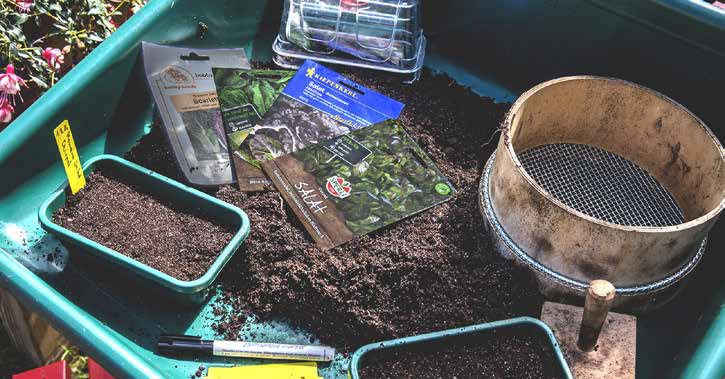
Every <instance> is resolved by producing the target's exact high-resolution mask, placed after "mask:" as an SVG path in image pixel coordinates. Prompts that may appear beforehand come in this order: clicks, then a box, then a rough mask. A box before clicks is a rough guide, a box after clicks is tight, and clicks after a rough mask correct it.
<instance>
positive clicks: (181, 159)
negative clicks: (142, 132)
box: [141, 42, 250, 186]
mask: <svg viewBox="0 0 725 379" xmlns="http://www.w3.org/2000/svg"><path fill="white" fill-rule="evenodd" d="M141 49H142V53H143V61H144V67H145V69H146V80H147V81H148V84H149V87H150V89H151V93H152V94H153V96H154V100H155V101H156V107H157V110H158V112H159V114H160V115H161V120H162V121H163V124H164V129H165V130H166V134H167V136H168V139H169V143H170V145H171V148H172V150H173V152H174V155H175V157H176V160H177V162H178V165H179V168H180V169H181V172H182V173H183V174H184V177H185V178H186V181H187V182H188V183H190V184H192V185H197V186H216V185H222V184H230V183H233V182H234V181H235V180H234V178H233V174H232V171H233V167H232V163H231V159H230V156H229V149H228V148H227V139H226V133H225V132H224V123H223V121H222V115H221V111H220V109H219V101H218V99H217V93H216V86H215V85H214V76H213V75H212V67H220V68H246V69H248V68H250V65H249V61H248V60H247V56H246V54H245V53H244V49H241V48H239V49H195V48H188V47H173V46H163V45H156V44H153V43H148V42H143V43H142V48H141Z"/></svg>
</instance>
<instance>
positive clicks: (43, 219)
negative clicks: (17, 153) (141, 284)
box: [38, 154, 250, 295]
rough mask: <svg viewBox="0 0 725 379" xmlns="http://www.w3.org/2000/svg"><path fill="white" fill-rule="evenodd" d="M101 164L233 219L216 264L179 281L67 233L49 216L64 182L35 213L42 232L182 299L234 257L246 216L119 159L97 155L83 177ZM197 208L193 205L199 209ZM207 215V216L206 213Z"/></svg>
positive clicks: (243, 236) (59, 204)
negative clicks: (188, 197) (232, 229)
mask: <svg viewBox="0 0 725 379" xmlns="http://www.w3.org/2000/svg"><path fill="white" fill-rule="evenodd" d="M101 162H103V163H105V164H110V165H116V166H120V167H124V168H126V169H128V170H127V173H130V174H131V175H138V176H140V177H144V178H143V179H144V180H146V182H148V183H153V186H154V187H155V188H157V190H158V189H159V188H161V189H162V190H163V191H165V192H166V193H171V192H177V193H186V194H188V195H191V198H193V199H198V201H199V204H202V205H204V206H205V207H206V208H207V209H208V210H210V211H212V212H213V213H214V214H216V215H217V216H218V215H220V214H223V213H226V214H227V215H231V216H233V218H234V219H235V220H234V223H235V224H236V225H235V226H236V227H237V230H236V232H235V233H234V236H233V237H232V239H231V240H230V241H229V243H228V244H227V245H226V246H225V247H224V249H222V251H220V252H219V255H218V256H217V258H216V260H214V262H213V263H212V265H211V267H209V269H208V270H207V271H206V272H205V273H204V275H202V276H201V277H199V278H197V279H194V280H189V281H185V280H180V279H177V278H174V277H172V276H170V275H168V274H166V273H163V272H161V271H159V270H157V269H155V268H152V267H150V266H148V265H146V264H143V263H141V262H139V261H137V260H135V259H133V258H130V257H128V256H126V255H123V254H121V253H119V252H118V251H115V250H113V249H111V248H109V247H106V246H104V245H102V244H100V243H98V242H96V241H93V240H91V239H89V238H86V237H84V236H82V235H80V234H78V233H75V232H73V231H71V230H69V229H66V228H64V227H62V226H60V225H58V224H56V223H54V222H53V221H52V219H51V218H52V214H53V212H54V211H55V210H57V209H58V208H60V207H62V206H63V205H64V204H65V201H66V191H67V189H68V183H67V182H66V183H65V185H64V186H62V187H61V188H60V189H58V190H57V191H55V192H53V193H52V194H51V195H50V197H48V199H47V200H45V201H44V202H43V204H42V205H41V206H40V208H39V210H38V220H39V221H40V225H41V226H42V228H43V229H45V230H46V231H48V232H49V233H51V234H53V235H54V236H55V237H56V238H58V239H59V240H61V241H63V242H64V243H68V242H70V243H71V244H73V245H76V246H79V247H81V248H82V249H83V250H85V251H88V252H90V253H92V254H94V255H95V256H98V257H101V258H103V259H105V260H106V261H110V262H111V263H113V264H116V265H117V266H121V267H124V268H126V269H128V270H129V271H131V272H134V273H137V274H138V275H139V276H140V277H142V278H146V279H148V280H151V281H153V282H155V283H157V284H160V285H161V286H162V287H164V288H166V289H169V290H172V291H174V292H178V293H180V294H183V295H191V294H196V293H198V292H201V291H204V290H205V289H207V288H208V287H209V286H211V284H212V283H213V282H214V280H215V279H216V277H217V276H218V275H219V273H220V272H221V270H222V268H223V267H224V265H226V263H227V262H228V261H229V260H230V259H231V257H232V256H233V255H234V253H235V252H236V251H237V249H238V248H239V246H241V244H242V243H243V242H244V240H245V239H246V238H247V236H248V235H249V229H250V226H249V218H248V217H247V214H246V213H244V211H242V210H241V209H239V208H237V207H235V206H233V205H231V204H228V203H225V202H223V201H221V200H219V199H217V198H215V197H212V196H209V195H207V194H205V193H203V192H201V191H198V190H196V189H194V188H191V187H188V186H186V185H184V184H181V183H179V182H177V181H175V180H173V179H170V178H167V177H165V176H163V175H161V174H158V173H156V172H153V171H151V170H149V169H146V168H144V167H142V166H139V165H137V164H135V163H132V162H129V161H127V160H125V159H123V158H120V157H118V156H115V155H108V154H103V155H98V156H95V157H93V158H91V159H89V160H88V161H86V163H85V164H84V165H83V172H84V174H85V175H88V174H89V173H91V172H92V171H93V170H94V168H95V167H96V166H97V165H98V164H99V163H101ZM199 204H197V205H199ZM210 213H211V212H210Z"/></svg>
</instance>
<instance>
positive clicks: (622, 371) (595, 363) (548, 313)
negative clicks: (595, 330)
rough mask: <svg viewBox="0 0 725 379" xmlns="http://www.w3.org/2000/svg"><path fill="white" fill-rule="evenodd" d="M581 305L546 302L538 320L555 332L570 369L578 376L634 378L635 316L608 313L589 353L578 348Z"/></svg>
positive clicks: (599, 378) (584, 378)
mask: <svg viewBox="0 0 725 379" xmlns="http://www.w3.org/2000/svg"><path fill="white" fill-rule="evenodd" d="M582 314H583V308H582V307H576V306H573V305H566V304H559V303H552V302H548V301H547V302H546V303H544V307H543V308H542V310H541V320H542V321H544V322H545V323H546V324H547V325H549V327H551V329H552V330H553V331H554V335H556V338H557V340H559V344H560V345H561V348H562V351H563V352H564V357H565V358H566V361H567V362H568V363H569V367H570V368H571V372H572V374H573V375H574V377H575V378H577V379H603V378H607V379H609V378H618V379H627V378H634V374H635V360H636V345H637V318H636V317H634V316H629V315H624V314H620V313H609V314H608V315H607V318H606V320H605V322H604V326H603V328H602V331H601V333H600V335H599V340H598V342H597V344H596V346H595V347H594V350H593V351H592V352H589V353H586V352H583V351H581V350H580V349H579V348H578V347H577V339H578V336H579V326H580V324H581V319H582Z"/></svg>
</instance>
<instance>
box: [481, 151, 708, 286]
mask: <svg viewBox="0 0 725 379" xmlns="http://www.w3.org/2000/svg"><path fill="white" fill-rule="evenodd" d="M495 157H496V151H494V152H493V154H491V157H490V158H489V159H488V162H486V167H485V168H484V170H483V175H482V176H481V183H480V184H479V188H478V191H479V192H478V198H479V209H480V211H481V215H482V216H483V217H484V218H485V219H486V220H487V221H488V223H489V225H491V229H492V230H493V231H494V232H495V233H496V237H498V239H499V240H501V241H503V243H504V244H506V246H507V247H508V248H509V250H510V251H511V252H512V253H513V254H514V256H516V258H517V259H518V260H520V261H521V262H523V263H524V264H526V265H527V266H528V267H530V268H532V269H534V270H535V271H537V272H539V273H541V274H543V275H545V276H546V277H548V278H550V279H552V280H554V281H556V282H557V283H559V284H562V285H564V286H566V287H569V288H571V289H574V290H576V291H579V292H585V291H586V290H587V288H588V287H589V283H584V282H582V281H579V280H576V279H572V278H570V277H568V276H566V275H562V274H560V273H558V272H555V271H553V270H551V269H550V268H548V267H546V266H544V265H543V264H541V263H539V261H537V260H536V259H534V258H533V257H531V256H530V255H529V254H527V253H526V252H525V251H523V250H522V249H521V248H520V247H519V246H518V245H516V243H515V242H514V241H513V240H512V239H511V237H510V236H509V235H508V233H506V231H505V230H504V229H503V227H502V226H501V223H500V222H499V221H498V217H497V216H496V212H495V211H494V209H493V203H492V202H491V193H490V192H489V181H490V178H491V173H492V172H493V161H494V159H495ZM706 246H707V238H704V239H703V240H702V243H701V244H700V248H699V249H698V250H697V253H696V254H695V255H694V256H693V257H692V258H691V259H690V260H689V261H688V262H687V263H685V264H684V265H683V266H682V267H680V269H679V270H677V271H676V272H675V273H673V274H670V275H668V276H667V277H665V278H663V279H660V280H656V281H654V282H651V283H647V284H643V285H639V286H634V287H621V288H617V294H619V295H623V296H637V295H642V294H649V293H654V292H657V291H661V290H663V289H665V288H667V287H669V286H671V285H673V284H675V283H677V282H678V281H679V280H680V279H682V278H684V277H685V276H687V274H689V273H690V272H692V270H694V269H695V267H696V266H697V264H698V263H699V262H700V259H701V258H702V256H703V255H704V253H705V247H706Z"/></svg>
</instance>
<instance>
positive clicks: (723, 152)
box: [504, 75, 725, 233]
mask: <svg viewBox="0 0 725 379" xmlns="http://www.w3.org/2000/svg"><path fill="white" fill-rule="evenodd" d="M573 80H605V81H610V82H616V83H620V84H624V85H628V86H632V87H635V88H637V89H640V90H642V91H644V92H648V93H650V94H652V95H654V96H657V97H659V98H661V99H663V100H665V101H667V102H670V103H671V104H672V105H673V106H674V107H675V108H677V109H679V110H682V111H684V112H686V113H687V114H688V115H689V116H690V117H692V118H693V119H695V121H696V122H697V124H698V125H699V126H700V127H701V128H702V129H703V131H704V132H705V133H706V134H707V135H708V136H709V137H710V140H711V141H712V143H713V144H714V145H715V146H716V147H718V148H719V150H720V158H721V159H722V160H723V161H725V149H723V146H722V145H721V144H720V141H719V140H718V139H717V137H716V136H715V134H714V133H713V132H712V130H710V128H708V127H707V125H705V123H704V122H703V121H702V120H701V119H700V118H699V117H697V116H696V115H694V114H693V113H692V112H690V110H688V109H687V108H685V107H684V106H683V105H682V104H680V103H678V102H677V101H675V100H673V99H672V98H670V97H669V96H667V95H664V94H662V93H660V92H657V91H655V90H653V89H651V88H647V87H645V86H642V85H639V84H637V83H633V82H630V81H627V80H622V79H617V78H610V77H603V76H593V75H577V76H565V77H561V78H557V79H552V80H549V81H546V82H543V83H541V84H538V85H536V86H535V87H533V88H531V89H530V90H528V91H526V92H525V93H523V94H522V95H521V96H519V98H518V99H517V100H516V102H515V103H514V104H513V105H512V106H511V109H510V110H509V112H508V114H507V115H506V120H505V122H504V125H505V126H506V128H505V132H504V133H509V128H510V127H511V123H512V121H513V118H514V117H515V114H516V112H517V111H518V109H519V108H520V107H521V105H522V104H523V103H524V102H525V101H526V100H528V98H529V97H531V95H533V94H534V93H536V92H538V91H539V90H541V89H542V88H544V87H548V86H550V85H552V84H556V83H562V82H567V81H573ZM505 145H506V150H507V152H508V153H509V155H510V156H511V160H512V161H513V163H514V165H515V166H516V168H517V169H518V170H519V172H520V173H521V174H522V175H523V177H524V179H526V181H527V182H528V183H529V184H530V185H531V186H532V187H533V188H534V189H536V191H538V192H539V193H541V195H542V196H544V197H545V198H546V199H547V200H549V201H550V202H552V203H553V204H555V205H556V206H558V207H559V208H562V209H564V210H565V211H567V212H569V213H572V214H574V215H576V216H578V217H580V218H582V219H584V220H586V221H589V222H593V223H595V224H599V225H604V226H607V227H610V228H614V229H619V230H624V231H630V232H631V231H635V232H642V233H667V232H674V231H681V230H686V229H689V228H691V227H694V226H698V225H701V224H703V223H705V222H707V221H708V220H710V219H712V218H714V217H717V215H718V214H719V213H720V212H721V211H722V210H723V209H725V198H723V199H722V200H721V201H720V204H719V205H718V206H716V207H714V208H713V209H711V210H710V211H709V212H707V213H705V214H703V215H702V216H700V217H697V218H695V219H692V220H690V221H687V222H684V223H682V224H677V225H671V226H664V227H652V226H628V225H620V224H615V223H612V222H608V221H604V220H600V219H598V218H595V217H592V216H589V215H587V214H585V213H583V212H581V211H579V210H577V209H574V208H572V207H570V206H568V205H566V204H564V203H563V202H562V201H560V200H559V199H557V198H556V197H554V196H552V195H551V194H550V193H549V192H548V191H546V190H545V189H543V188H542V187H541V186H540V185H539V184H538V183H537V182H536V180H534V178H532V177H531V175H529V173H528V172H526V170H525V169H524V167H523V165H522V164H521V162H520V161H519V157H518V155H517V154H516V151H514V148H513V143H512V142H511V139H510V136H509V140H508V141H507V142H506V143H505Z"/></svg>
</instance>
